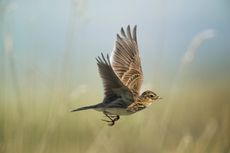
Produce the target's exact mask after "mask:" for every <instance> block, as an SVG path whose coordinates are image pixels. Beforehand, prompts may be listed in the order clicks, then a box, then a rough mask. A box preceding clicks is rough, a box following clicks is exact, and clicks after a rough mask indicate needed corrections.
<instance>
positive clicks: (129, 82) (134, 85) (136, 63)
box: [111, 26, 143, 96]
mask: <svg viewBox="0 0 230 153" xmlns="http://www.w3.org/2000/svg"><path fill="white" fill-rule="evenodd" d="M111 61H112V67H113V69H114V71H115V73H116V74H117V76H118V77H119V78H120V79H121V81H122V82H123V84H124V85H125V86H127V87H128V88H129V89H130V90H131V91H132V93H133V95H134V96H138V95H139V94H140V88H141V85H142V82H143V72H142V68H141V59H140V55H139V50H138V44H137V35H136V26H135V27H134V28H133V31H132V33H131V29H130V26H128V27H127V29H126V32H125V31H124V29H123V28H121V35H119V34H117V40H116V45H115V50H114V51H113V56H112V58H111Z"/></svg>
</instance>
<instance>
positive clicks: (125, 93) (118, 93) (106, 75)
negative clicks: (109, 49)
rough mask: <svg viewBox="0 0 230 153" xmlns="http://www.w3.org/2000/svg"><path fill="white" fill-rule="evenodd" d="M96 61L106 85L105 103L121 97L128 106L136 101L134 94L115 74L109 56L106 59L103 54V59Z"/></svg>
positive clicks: (98, 58) (99, 58)
mask: <svg viewBox="0 0 230 153" xmlns="http://www.w3.org/2000/svg"><path fill="white" fill-rule="evenodd" d="M96 60H97V65H98V70H99V73H100V76H101V78H102V81H103V85H104V95H105V99H104V102H105V103H109V102H112V99H114V98H119V97H120V98H122V99H123V101H124V103H125V104H126V105H127V106H128V105H129V104H131V103H132V102H133V101H134V99H133V94H132V92H131V91H130V89H129V88H128V87H126V86H125V85H124V84H123V82H122V81H121V80H120V79H119V77H118V76H117V75H116V73H115V72H114V70H113V68H112V66H111V63H110V60H109V55H108V54H107V59H106V58H105V57H104V55H103V54H102V53H101V57H100V56H98V57H97V58H96Z"/></svg>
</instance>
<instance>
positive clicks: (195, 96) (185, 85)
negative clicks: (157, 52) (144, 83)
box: [0, 1, 230, 153]
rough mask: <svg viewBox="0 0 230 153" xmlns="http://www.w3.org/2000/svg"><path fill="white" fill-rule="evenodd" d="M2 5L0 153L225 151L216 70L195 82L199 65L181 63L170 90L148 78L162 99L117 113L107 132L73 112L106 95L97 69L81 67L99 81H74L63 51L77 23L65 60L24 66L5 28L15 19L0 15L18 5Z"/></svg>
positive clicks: (225, 113) (225, 125) (224, 82)
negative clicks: (124, 113)
mask: <svg viewBox="0 0 230 153" xmlns="http://www.w3.org/2000/svg"><path fill="white" fill-rule="evenodd" d="M5 4H7V1H2V2H0V18H1V22H0V26H1V29H0V30H1V31H0V34H1V37H0V153H63V152H65V153H230V130H229V129H230V118H229V117H230V103H229V91H230V85H229V84H230V80H229V78H228V77H227V76H225V77H221V76H222V74H219V75H216V74H215V73H216V72H215V71H214V70H213V72H212V73H210V74H206V72H200V73H202V74H198V75H197V74H196V77H194V78H193V76H194V75H193V74H194V73H196V71H194V70H193V71H190V70H191V69H198V68H199V67H195V68H194V67H192V66H191V67H189V66H185V67H182V68H181V69H180V70H179V71H178V72H177V74H175V76H172V77H170V78H174V77H175V79H174V81H173V82H172V84H171V85H167V86H161V85H160V84H161V83H162V84H163V82H170V80H161V76H160V75H159V74H157V77H158V78H154V79H153V78H150V79H149V80H148V81H149V82H154V81H155V82H154V83H155V84H154V85H155V87H156V89H157V93H158V92H159V95H160V96H162V97H163V98H164V99H163V100H161V101H159V102H156V103H154V104H153V105H151V106H150V107H149V108H148V109H146V110H144V111H141V112H138V113H136V114H133V115H130V116H121V119H120V120H119V121H118V122H117V124H116V125H115V126H113V127H109V126H107V124H106V123H104V122H102V121H101V118H102V117H103V115H102V114H101V113H98V112H96V111H90V110H89V111H82V112H77V113H71V112H70V110H72V109H74V108H76V107H80V106H84V105H88V104H95V103H98V102H100V101H101V100H102V98H103V97H102V96H103V95H102V93H103V91H102V90H103V89H102V85H101V80H100V79H99V75H98V74H97V72H96V64H95V70H92V69H93V68H91V69H90V70H89V69H87V70H86V71H87V72H90V74H88V76H85V77H86V78H85V80H86V82H87V81H88V80H89V78H90V79H91V78H93V79H94V80H97V81H94V80H93V79H92V80H93V81H92V80H91V81H89V83H88V84H82V83H79V82H80V81H79V80H77V79H78V78H77V76H78V73H82V72H83V68H84V67H82V69H80V70H79V69H78V70H76V68H75V65H74V64H73V62H72V61H73V59H72V56H73V55H72V53H71V52H68V51H71V50H73V46H72V45H73V44H72V43H75V41H74V39H72V38H73V35H74V31H72V30H73V29H71V28H73V27H75V25H76V23H75V20H71V19H72V18H71V17H70V21H69V24H70V26H69V27H68V30H67V34H66V35H67V36H66V37H67V40H66V42H65V43H66V49H65V53H64V56H63V60H57V61H55V62H56V63H55V64H54V65H55V66H53V67H52V66H50V67H51V68H50V67H49V68H50V69H49V68H47V69H46V68H45V70H43V69H41V70H40V69H37V68H36V61H33V59H30V60H31V61H30V60H28V61H23V62H24V63H23V64H22V60H23V59H24V58H21V59H20V58H15V54H14V46H13V40H12V38H11V37H13V34H12V31H14V29H13V28H12V27H13V26H12V24H8V23H9V20H12V22H11V21H10V23H14V22H13V17H12V16H11V18H9V19H8V18H7V19H6V18H5V15H4V12H6V11H9V12H10V11H12V10H13V9H15V7H17V6H16V5H15V4H13V5H10V7H9V8H8V9H6V8H7V7H5ZM33 5H34V4H33ZM196 5H197V4H196ZM28 6H30V5H28ZM42 7H43V5H42ZM73 10H74V9H73ZM73 10H72V11H73ZM125 10H126V8H125ZM72 13H73V14H74V15H76V12H74V11H73V12H72ZM74 15H73V16H74ZM74 17H76V16H74ZM31 20H33V18H32V19H31ZM38 27H39V26H38ZM38 27H37V28H38ZM10 28H12V29H10ZM26 28H27V27H26ZM39 28H40V27H39ZM33 30H34V29H33V28H32V30H31V31H33ZM22 37H23V36H22ZM34 37H36V36H34ZM41 38H43V37H41ZM41 38H40V39H41ZM89 44H90V43H89ZM19 46H20V45H19ZM37 46H39V45H37ZM71 47H72V48H71ZM25 48H26V47H25ZM34 48H35V50H36V51H39V48H36V47H34ZM30 51H31V50H30ZM26 52H29V50H28V51H27V50H26ZM31 52H32V53H31V54H35V51H34V52H33V51H31ZM19 54H20V53H19ZM19 54H18V56H20V55H19ZM36 55H37V54H35V55H34V56H35V57H36ZM43 56H46V55H43ZM50 56H51V55H50ZM50 56H49V57H50ZM79 56H80V55H79ZM85 56H86V55H85ZM90 56H91V55H90ZM168 56H171V55H168ZM81 58H82V57H81ZM79 59H80V58H79ZM92 59H93V58H92ZM86 62H87V61H86ZM51 64H53V63H51ZM83 64H84V63H83ZM162 65H164V64H162ZM169 65H170V64H169ZM166 66H167V64H166ZM145 68H146V66H145ZM157 68H158V67H156V69H157ZM227 68H229V67H227ZM154 69H155V67H154ZM169 69H171V68H169ZM169 69H167V70H169ZM162 71H163V70H162ZM221 71H226V69H225V68H223V70H221ZM158 72H160V71H158ZM150 73H151V72H149V74H150ZM212 74H215V77H216V78H214V77H210V75H212ZM224 74H228V76H229V73H228V72H224ZM199 75H203V76H202V77H201V78H200V76H199ZM207 76H208V77H207ZM148 77H150V75H148ZM206 77H207V78H206ZM163 78H164V77H163ZM210 78H211V79H210ZM75 80H77V81H75ZM92 82H93V84H90V83H92ZM95 85H97V86H95Z"/></svg>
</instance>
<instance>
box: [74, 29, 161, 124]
mask: <svg viewBox="0 0 230 153" xmlns="http://www.w3.org/2000/svg"><path fill="white" fill-rule="evenodd" d="M96 60H97V65H98V70H99V73H100V76H101V78H102V81H103V85H104V95H105V97H104V100H103V102H102V103H99V104H96V105H91V106H86V107H81V108H78V109H75V110H73V112H74V111H80V110H86V109H95V110H97V111H102V112H103V113H104V114H105V115H106V117H108V118H109V120H103V121H106V122H109V125H114V124H115V122H116V121H117V120H118V119H119V118H120V117H119V116H120V115H129V114H133V113H135V112H138V111H140V110H142V109H144V108H146V107H147V106H148V105H150V104H152V102H153V101H154V100H157V99H160V98H159V96H157V95H156V94H155V93H154V92H152V91H149V90H147V91H145V92H143V93H142V94H141V95H140V88H141V85H142V82H143V72H142V68H141V60H140V53H139V50H138V44H137V36H136V26H135V27H134V28H133V32H132V33H131V29H130V26H128V27H127V30H126V32H125V31H124V29H123V28H121V35H119V34H117V41H116V45H115V50H114V51H113V52H112V55H111V59H109V55H107V56H106V57H105V56H104V55H103V54H102V53H101V57H99V56H98V57H97V58H96Z"/></svg>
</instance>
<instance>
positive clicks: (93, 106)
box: [71, 105, 97, 112]
mask: <svg viewBox="0 0 230 153" xmlns="http://www.w3.org/2000/svg"><path fill="white" fill-rule="evenodd" d="M96 107H97V105H91V106H85V107H80V108H77V109H74V110H72V111H71V112H76V111H81V110H87V109H94V108H96Z"/></svg>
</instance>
